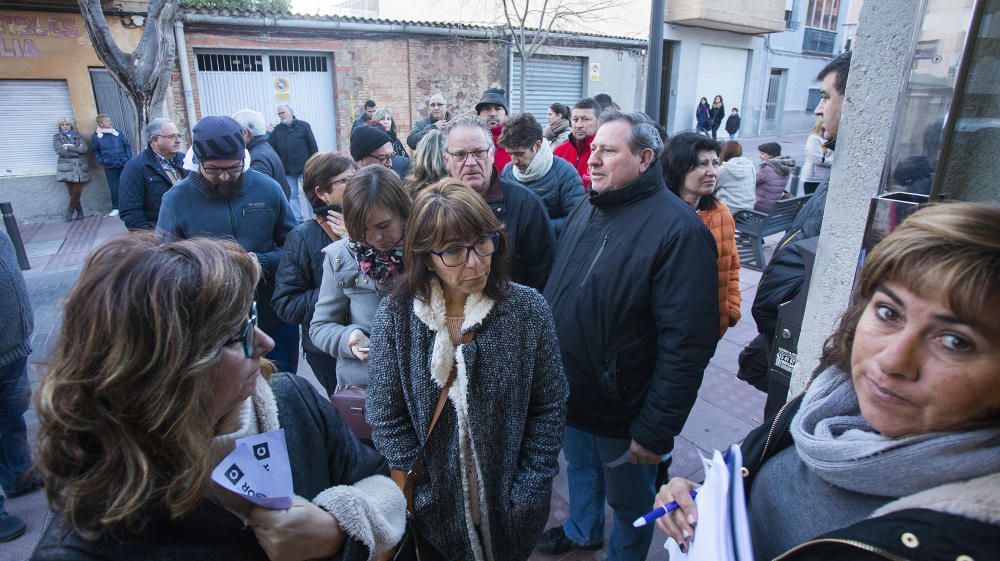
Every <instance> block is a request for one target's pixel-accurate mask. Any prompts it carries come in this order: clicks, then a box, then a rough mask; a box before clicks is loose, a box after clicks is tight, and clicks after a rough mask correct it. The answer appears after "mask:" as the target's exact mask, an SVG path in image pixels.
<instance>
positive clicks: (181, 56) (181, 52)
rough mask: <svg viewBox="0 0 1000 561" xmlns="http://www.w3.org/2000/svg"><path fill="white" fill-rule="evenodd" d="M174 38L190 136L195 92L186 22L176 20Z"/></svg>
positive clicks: (195, 116)
mask: <svg viewBox="0 0 1000 561" xmlns="http://www.w3.org/2000/svg"><path fill="white" fill-rule="evenodd" d="M174 39H175V41H176V42H177V60H178V62H179V63H180V65H181V89H182V91H183V92H184V109H185V110H186V111H187V129H188V138H192V136H193V135H194V130H193V129H194V121H195V119H196V118H197V116H198V115H197V113H195V111H194V92H193V91H192V89H191V68H190V67H188V57H187V43H185V42H184V22H183V21H182V20H180V19H178V20H177V21H175V22H174Z"/></svg>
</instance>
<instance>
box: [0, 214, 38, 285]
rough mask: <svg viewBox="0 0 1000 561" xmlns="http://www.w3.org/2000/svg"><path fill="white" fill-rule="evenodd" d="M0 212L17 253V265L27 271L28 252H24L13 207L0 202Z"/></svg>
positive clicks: (28, 266)
mask: <svg viewBox="0 0 1000 561" xmlns="http://www.w3.org/2000/svg"><path fill="white" fill-rule="evenodd" d="M0 212H3V225H4V226H5V227H6V228H7V235H8V236H9V237H10V241H11V243H13V244H14V252H15V253H17V265H18V266H19V267H21V270H22V271H27V270H28V269H30V268H31V264H30V263H28V254H27V253H25V252H24V241H23V240H22V239H21V230H19V229H18V227H17V218H16V217H14V207H13V205H11V204H10V203H0Z"/></svg>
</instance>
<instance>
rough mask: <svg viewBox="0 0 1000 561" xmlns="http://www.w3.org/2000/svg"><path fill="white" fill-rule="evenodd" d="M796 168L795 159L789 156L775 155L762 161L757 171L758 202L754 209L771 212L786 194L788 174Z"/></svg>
mask: <svg viewBox="0 0 1000 561" xmlns="http://www.w3.org/2000/svg"><path fill="white" fill-rule="evenodd" d="M793 169H795V160H793V159H791V158H789V157H788V156H775V157H773V158H771V159H769V160H764V161H763V162H761V163H760V168H759V170H758V171H757V202H756V203H754V206H753V208H754V210H759V211H760V212H764V213H770V212H771V211H772V210H774V203H776V202H778V199H781V198H782V197H784V195H785V187H786V186H787V185H788V176H789V175H791V174H792V170H793Z"/></svg>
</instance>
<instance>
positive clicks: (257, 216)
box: [156, 170, 295, 279]
mask: <svg viewBox="0 0 1000 561" xmlns="http://www.w3.org/2000/svg"><path fill="white" fill-rule="evenodd" d="M243 177H244V180H243V187H242V188H240V190H239V191H237V192H236V194H234V195H233V196H232V197H230V198H228V199H225V198H222V197H221V196H219V195H218V194H217V193H215V192H214V191H213V190H211V189H210V188H208V187H206V185H205V182H204V181H203V180H202V178H201V176H200V175H199V174H197V173H192V174H191V175H189V176H188V177H187V179H185V180H184V181H181V182H180V183H178V184H177V185H175V186H174V188H173V189H171V190H170V192H168V193H167V194H166V195H164V196H163V207H162V208H161V209H160V221H159V222H158V223H157V224H156V229H157V230H162V231H163V232H165V233H166V234H167V236H169V237H171V238H176V239H187V238H194V237H198V236H204V237H209V238H228V239H232V240H235V241H236V243H238V244H240V246H241V247H243V249H245V250H247V251H251V252H253V253H256V254H257V260H258V261H260V267H261V269H262V270H263V276H264V278H265V279H273V278H274V273H275V271H277V269H278V260H279V259H280V258H281V246H282V245H284V244H285V238H286V237H287V236H288V233H289V232H291V231H292V230H293V229H294V228H295V217H294V216H293V215H292V207H291V206H289V205H288V199H286V198H285V195H284V193H282V192H281V187H278V183H277V182H276V181H275V180H273V179H271V178H270V177H268V176H266V175H264V174H263V173H260V172H257V171H254V170H247V171H245V172H244V173H243Z"/></svg>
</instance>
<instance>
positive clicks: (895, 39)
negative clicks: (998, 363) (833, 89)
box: [789, 0, 920, 395]
mask: <svg viewBox="0 0 1000 561" xmlns="http://www.w3.org/2000/svg"><path fill="white" fill-rule="evenodd" d="M916 12H917V10H914V9H913V7H912V3H911V2H910V1H909V0H882V1H880V2H866V3H865V4H864V7H863V8H862V12H861V23H860V25H859V26H858V33H857V43H856V46H855V48H854V54H853V59H852V61H851V72H850V77H849V78H848V81H847V92H846V98H845V101H844V109H843V112H842V117H841V123H840V130H839V134H838V139H837V158H836V163H834V166H833V172H832V174H831V176H830V192H829V195H828V197H827V200H826V201H827V204H826V212H825V215H824V219H823V233H822V234H821V235H820V239H819V248H818V250H817V255H816V264H815V267H814V269H813V274H812V279H811V281H810V285H809V293H808V300H807V302H806V310H805V317H804V319H803V324H802V333H801V335H800V337H799V349H798V355H799V356H798V364H797V365H796V367H795V370H794V373H793V375H792V383H791V387H790V392H789V395H795V394H797V393H798V392H799V391H801V390H802V388H803V387H804V386H805V383H806V382H807V381H808V379H809V376H810V374H811V373H812V371H813V369H814V368H815V367H816V365H817V364H818V362H819V357H820V353H821V351H822V346H823V342H824V341H825V340H826V338H827V337H828V336H829V335H830V333H831V332H832V331H833V328H834V326H835V324H836V321H837V319H838V318H839V317H840V314H841V313H843V311H844V310H845V309H846V307H847V304H848V303H849V301H850V296H851V287H852V285H853V283H854V272H855V267H856V265H857V260H858V254H859V252H860V249H861V238H862V234H863V233H864V228H865V221H866V219H867V216H868V206H869V203H870V201H871V198H872V197H873V196H875V195H876V194H877V192H878V187H879V183H880V180H881V176H882V169H883V165H884V163H885V157H886V155H887V154H888V152H889V144H890V140H891V133H892V129H893V119H894V113H895V112H894V111H892V110H886V108H894V107H896V105H897V103H898V101H899V97H900V92H901V87H902V84H903V77H904V75H905V73H906V71H907V70H908V69H909V68H910V64H911V59H912V54H913V37H914V36H915V35H914V33H915V30H916V27H917V26H918V25H919V24H920V14H918V13H916Z"/></svg>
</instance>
